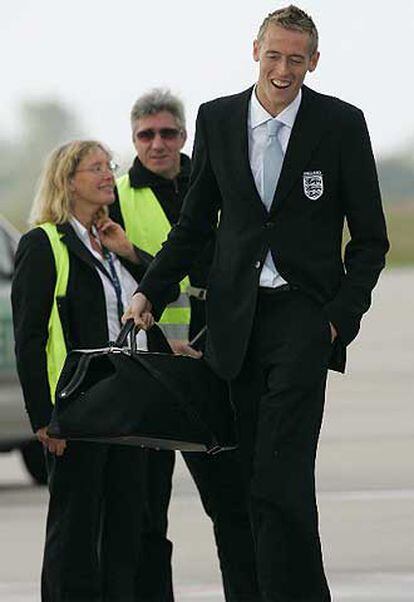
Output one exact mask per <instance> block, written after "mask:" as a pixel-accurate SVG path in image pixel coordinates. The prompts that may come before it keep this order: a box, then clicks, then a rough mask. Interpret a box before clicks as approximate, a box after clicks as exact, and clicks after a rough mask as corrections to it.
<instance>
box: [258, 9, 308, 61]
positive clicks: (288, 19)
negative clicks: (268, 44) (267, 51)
mask: <svg viewBox="0 0 414 602" xmlns="http://www.w3.org/2000/svg"><path fill="white" fill-rule="evenodd" d="M272 23H273V24H274V25H279V26H280V27H284V28H285V29H291V30H293V31H302V32H304V33H308V34H309V38H310V47H309V50H310V55H311V56H312V55H313V54H315V52H316V51H317V50H318V43H319V36H318V30H317V29H316V25H315V23H314V22H313V19H312V17H310V16H309V15H308V14H307V13H305V11H303V10H302V9H300V8H298V7H297V6H294V5H293V4H291V5H290V6H286V7H285V8H279V9H278V10H275V11H274V12H273V13H269V14H268V15H267V17H266V18H265V20H264V21H263V23H262V24H261V25H260V28H259V31H258V34H257V42H258V43H259V45H260V44H261V42H262V41H263V37H264V34H265V32H266V30H267V28H268V27H269V25H270V24H272Z"/></svg>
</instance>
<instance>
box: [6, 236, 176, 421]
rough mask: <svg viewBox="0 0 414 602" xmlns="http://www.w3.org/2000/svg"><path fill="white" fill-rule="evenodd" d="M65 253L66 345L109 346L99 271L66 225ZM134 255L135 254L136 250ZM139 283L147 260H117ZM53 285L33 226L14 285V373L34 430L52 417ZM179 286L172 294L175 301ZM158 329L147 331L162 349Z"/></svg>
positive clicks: (48, 255)
mask: <svg viewBox="0 0 414 602" xmlns="http://www.w3.org/2000/svg"><path fill="white" fill-rule="evenodd" d="M57 228H58V230H59V232H61V233H62V234H63V236H62V238H61V240H62V242H64V243H65V244H66V246H67V248H68V251H69V263H70V267H69V281H68V286H67V292H66V296H65V297H64V298H60V299H59V303H58V308H59V316H60V319H61V323H62V327H63V332H64V337H65V342H66V347H67V349H68V350H70V349H74V348H93V347H103V346H105V345H106V344H107V343H108V339H109V335H108V325H107V314H106V303H105V294H104V290H103V286H102V281H101V278H100V276H99V273H98V272H97V266H96V264H97V263H98V260H97V259H95V258H94V256H93V255H92V254H91V253H90V252H89V250H88V249H87V248H86V247H85V245H84V244H83V243H82V241H81V240H80V239H79V238H78V236H77V235H76V234H75V231H74V230H73V228H72V226H71V225H70V224H63V225H59V226H57ZM137 253H138V251H137ZM119 259H120V260H121V261H122V263H123V265H124V267H125V268H126V269H127V270H128V271H129V272H130V273H131V275H132V276H133V277H134V278H135V280H136V281H137V282H139V280H140V278H141V276H142V275H143V273H144V272H145V269H146V267H147V263H148V262H147V259H146V257H145V255H142V256H141V259H142V261H141V263H140V264H137V265H136V264H133V263H131V262H129V261H126V260H124V259H123V258H121V257H120V258H119ZM55 284H56V268H55V260H54V256H53V252H52V248H51V246H50V242H49V239H48V237H47V234H46V233H45V232H44V230H43V229H42V228H33V229H32V230H30V231H29V232H28V233H27V234H25V235H24V236H22V238H21V240H20V243H19V246H18V249H17V253H16V266H15V273H14V278H13V285H12V305H13V323H14V335H15V342H16V359H17V371H18V374H19V378H20V382H21V385H22V389H23V395H24V400H25V404H26V409H27V412H28V415H29V418H30V422H31V425H32V428H33V430H34V431H36V430H37V429H39V428H41V427H44V426H46V425H47V424H48V423H49V420H50V417H51V413H52V409H53V406H52V402H51V397H50V389H49V382H48V377H47V361H46V343H47V339H48V323H49V317H50V312H51V309H52V304H53V298H54V289H55ZM177 292H178V290H177V287H174V289H173V290H172V291H171V290H170V296H171V297H172V298H175V296H176V295H177ZM163 340H164V339H163V337H162V335H161V333H160V331H159V330H157V329H155V330H152V331H151V333H149V338H148V345H149V347H150V348H151V349H153V350H155V349H156V350H164V342H163Z"/></svg>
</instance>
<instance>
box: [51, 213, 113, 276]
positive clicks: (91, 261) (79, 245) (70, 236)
mask: <svg viewBox="0 0 414 602" xmlns="http://www.w3.org/2000/svg"><path fill="white" fill-rule="evenodd" d="M57 229H58V231H59V232H60V233H61V235H62V236H61V240H62V242H64V243H65V245H66V246H67V247H68V249H69V250H70V251H71V253H73V254H74V255H76V256H77V257H78V258H79V259H81V260H82V261H84V262H85V263H87V264H88V265H89V266H90V267H91V268H92V269H93V270H95V269H98V270H100V271H101V272H102V273H103V274H105V276H106V277H107V278H109V280H110V281H111V282H112V279H111V276H110V275H109V273H108V272H107V270H106V269H105V267H104V266H103V265H102V263H101V262H100V261H99V260H98V259H96V257H95V256H94V255H92V253H91V252H90V251H89V249H87V248H86V247H85V245H84V244H83V242H82V241H81V240H80V239H79V238H78V236H77V235H76V234H75V231H74V229H73V228H72V226H71V225H70V224H69V223H66V224H59V225H58V226H57Z"/></svg>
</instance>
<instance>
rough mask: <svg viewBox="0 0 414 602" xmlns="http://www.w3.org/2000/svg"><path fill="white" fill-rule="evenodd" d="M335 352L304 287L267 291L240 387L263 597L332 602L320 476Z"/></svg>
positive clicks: (235, 389) (236, 393) (236, 386)
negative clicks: (319, 503) (322, 526)
mask: <svg viewBox="0 0 414 602" xmlns="http://www.w3.org/2000/svg"><path fill="white" fill-rule="evenodd" d="M331 352H332V344H331V333H330V325H329V322H328V320H327V318H326V317H325V315H324V312H323V308H322V306H320V305H319V304H318V303H317V302H316V301H314V300H313V299H312V298H310V297H308V296H306V295H305V294H303V293H302V292H300V291H296V290H294V291H292V290H290V291H286V290H285V291H281V292H278V291H272V292H269V291H261V290H260V289H259V295H258V302H257V307H256V313H255V320H254V326H253V330H252V335H251V339H250V342H249V347H248V351H247V354H246V358H245V361H244V365H243V368H242V370H241V372H240V374H239V375H238V377H237V378H236V379H235V380H234V381H233V382H232V384H231V391H232V399H233V402H234V405H235V408H236V416H237V428H238V435H239V441H240V453H241V455H242V460H243V466H244V474H245V478H246V483H247V484H248V487H249V492H250V493H249V497H250V509H251V519H252V526H253V534H254V539H255V552H256V562H257V573H258V580H259V589H260V592H261V597H259V598H258V600H261V601H262V602H329V601H330V600H331V597H330V593H329V589H328V585H327V581H326V578H325V574H324V568H323V562H322V553H321V545H320V539H319V533H318V514H317V506H316V496H315V478H314V472H315V456H316V448H317V443H318V437H319V431H320V427H321V422H322V414H323V407H324V399H325V384H326V376H327V369H328V368H327V367H328V363H329V358H330V355H331Z"/></svg>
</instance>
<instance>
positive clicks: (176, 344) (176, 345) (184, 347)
mask: <svg viewBox="0 0 414 602" xmlns="http://www.w3.org/2000/svg"><path fill="white" fill-rule="evenodd" d="M168 342H169V344H170V347H171V349H172V350H173V351H174V354H175V355H188V356H189V357H193V358H195V359H197V360H199V359H200V358H201V357H203V353H202V352H201V351H197V349H193V347H191V345H190V344H189V343H188V342H187V341H180V340H179V339H171V340H168Z"/></svg>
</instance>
